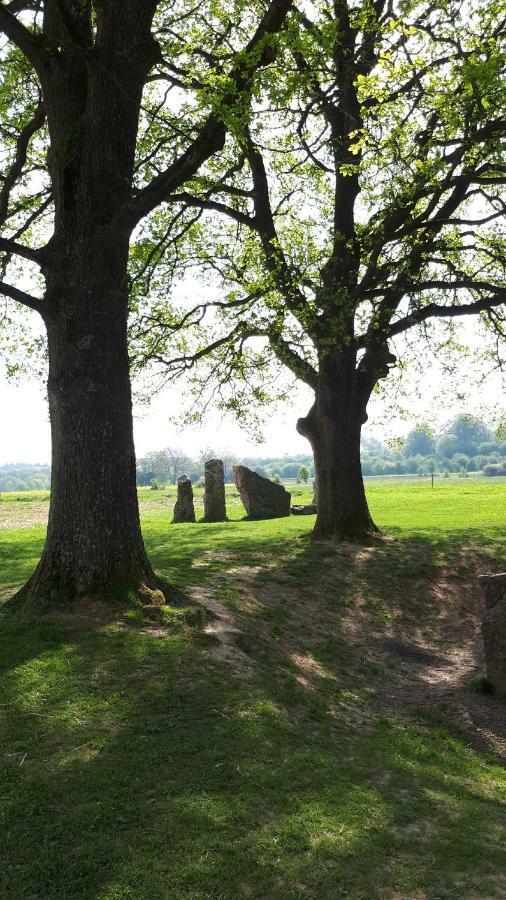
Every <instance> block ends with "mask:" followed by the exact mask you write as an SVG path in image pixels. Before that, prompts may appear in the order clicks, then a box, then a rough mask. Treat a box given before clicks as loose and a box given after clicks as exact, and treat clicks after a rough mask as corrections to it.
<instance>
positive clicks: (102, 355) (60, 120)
mask: <svg viewBox="0 0 506 900" xmlns="http://www.w3.org/2000/svg"><path fill="white" fill-rule="evenodd" d="M155 5H156V4H155V3H154V2H153V0H149V2H144V0H132V2H130V3H128V4H125V6H124V9H123V10H122V12H121V16H118V14H117V7H116V6H115V5H112V4H103V6H102V5H101V8H100V12H99V21H98V26H97V36H96V41H95V45H94V49H93V58H92V59H91V61H90V60H88V59H87V58H86V55H85V54H84V53H83V54H78V53H73V52H72V51H71V50H70V51H69V52H68V53H63V52H62V53H60V54H59V55H55V57H54V61H53V62H52V64H51V67H50V68H48V69H47V71H46V72H45V75H44V79H43V84H42V88H43V95H44V103H45V107H46V111H47V119H48V127H49V134H50V140H51V151H50V161H49V165H50V170H51V178H52V184H53V194H54V203H55V232H54V237H53V239H52V241H51V244H50V246H49V247H48V249H47V259H46V266H45V276H46V295H45V303H44V319H45V323H46V327H47V335H48V351H49V382H48V393H49V408H50V418H51V433H52V455H53V460H52V487H51V506H50V513H49V525H48V531H47V538H46V544H45V548H44V552H43V555H42V558H41V560H40V563H39V565H38V567H37V569H36V571H35V573H34V575H33V576H32V578H31V579H30V580H29V582H28V584H27V585H26V586H25V588H24V589H23V590H22V591H21V597H22V599H24V600H26V601H28V602H29V603H30V605H34V606H38V607H47V606H48V605H55V604H62V603H63V604H70V603H71V602H72V601H73V600H74V598H76V597H79V596H82V595H89V594H92V595H94V596H97V595H98V596H102V597H105V598H106V599H107V598H108V597H112V596H113V595H117V594H118V592H121V593H123V594H126V593H128V592H129V591H131V590H132V589H133V590H134V591H136V592H141V593H143V592H147V593H148V596H149V597H150V599H151V600H152V599H153V597H152V594H150V590H151V589H153V588H155V587H156V579H155V575H154V573H153V571H152V569H151V566H150V564H149V561H148V559H147V556H146V553H145V550H144V545H143V541H142V536H141V531H140V524H139V513H138V506H137V493H136V484H135V456H134V445H133V430H132V405H131V391H130V379H129V367H128V352H127V315H128V250H129V240H130V231H131V227H132V226H131V225H130V224H129V223H128V222H127V221H126V219H125V217H124V216H123V215H122V211H124V210H125V209H126V208H127V206H128V203H129V201H130V198H131V195H132V178H133V166H134V157H135V145H136V134H137V126H138V118H139V111H140V104H141V96H142V87H143V83H144V79H145V75H146V73H147V71H148V70H149V68H150V66H151V65H152V63H153V60H154V59H155V57H156V53H157V48H156V44H155V42H154V40H153V38H152V36H151V32H150V24H151V18H152V14H153V11H154V8H155ZM59 9H60V8H59V4H54V3H47V5H46V17H45V30H46V33H47V34H48V35H49V36H50V37H51V38H52V39H56V40H60V37H62V39H63V38H65V35H66V30H65V28H66V27H64V26H63V24H62V20H61V18H60V12H59ZM83 9H84V10H85V12H84V13H83V15H84V16H85V17H86V16H89V14H90V13H89V8H88V7H87V6H86V5H85V6H83ZM86 10H87V12H86ZM78 24H79V22H77V20H76V27H77V25H78ZM82 39H83V40H87V39H88V38H87V37H86V29H84V30H83V32H82ZM89 39H90V40H91V33H90V35H89ZM64 46H65V42H64ZM160 598H161V595H160V594H159V593H158V596H157V599H158V600H160Z"/></svg>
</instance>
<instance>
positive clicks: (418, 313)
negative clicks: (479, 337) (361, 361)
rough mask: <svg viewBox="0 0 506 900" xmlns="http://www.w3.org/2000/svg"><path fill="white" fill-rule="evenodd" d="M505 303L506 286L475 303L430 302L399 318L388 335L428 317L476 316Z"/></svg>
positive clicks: (397, 332) (393, 334) (392, 335)
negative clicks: (448, 303) (442, 304)
mask: <svg viewBox="0 0 506 900" xmlns="http://www.w3.org/2000/svg"><path fill="white" fill-rule="evenodd" d="M504 303H506V288H498V290H497V291H496V293H495V294H494V295H493V296H492V297H483V298H482V299H481V300H475V301H474V303H465V304H463V305H462V306H440V305H438V304H437V303H429V304H428V305H427V306H424V308H423V309H418V310H415V312H412V313H410V314H409V315H407V316H404V318H403V319H399V321H398V322H394V323H393V325H391V326H390V328H389V329H388V333H387V337H394V336H395V335H396V334H402V333H403V332H404V331H407V330H408V329H409V328H412V327H413V326H414V325H419V324H420V323H421V322H426V321H427V319H432V318H435V317H438V318H443V319H449V318H457V317H458V316H475V315H476V314H477V313H480V312H486V310H489V309H493V308H494V307H496V306H502V304H504Z"/></svg>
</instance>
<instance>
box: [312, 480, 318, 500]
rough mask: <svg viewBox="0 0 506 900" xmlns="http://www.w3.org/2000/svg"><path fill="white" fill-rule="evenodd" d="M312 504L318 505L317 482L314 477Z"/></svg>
mask: <svg viewBox="0 0 506 900" xmlns="http://www.w3.org/2000/svg"><path fill="white" fill-rule="evenodd" d="M313 505H314V506H318V482H317V480H316V477H315V479H314V481H313Z"/></svg>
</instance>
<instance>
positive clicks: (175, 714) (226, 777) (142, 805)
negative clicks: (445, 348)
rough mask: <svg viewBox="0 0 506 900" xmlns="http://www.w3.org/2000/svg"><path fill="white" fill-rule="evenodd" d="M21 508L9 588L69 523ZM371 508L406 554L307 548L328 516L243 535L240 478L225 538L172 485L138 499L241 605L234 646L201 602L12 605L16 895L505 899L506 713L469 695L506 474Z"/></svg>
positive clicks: (499, 544) (5, 842) (395, 492)
mask: <svg viewBox="0 0 506 900" xmlns="http://www.w3.org/2000/svg"><path fill="white" fill-rule="evenodd" d="M295 492H297V495H296V496H294V500H295V501H296V502H301V503H304V502H308V501H309V499H310V490H309V488H304V487H301V486H294V493H295ZM16 496H17V497H23V495H11V496H6V495H4V496H3V497H2V499H1V501H0V596H3V597H4V598H7V596H8V595H9V594H10V593H12V589H13V588H14V587H15V586H16V585H19V584H20V583H21V582H22V581H23V579H25V578H26V577H27V576H28V575H29V574H30V571H31V570H32V568H33V566H34V565H35V563H36V561H37V557H38V555H39V553H40V550H41V547H42V543H43V537H44V524H43V523H44V520H45V515H46V513H47V494H46V495H43V494H42V495H40V494H32V495H30V499H29V500H24V499H23V501H22V502H18V501H17V499H16ZM368 496H369V501H370V505H371V510H372V513H373V517H374V518H375V520H376V522H377V523H378V524H379V525H380V526H381V527H382V529H383V530H384V532H385V533H386V534H387V535H389V536H390V537H391V538H392V539H391V540H386V541H384V542H381V543H379V544H378V545H376V546H374V547H351V546H344V547H335V546H333V545H332V544H330V543H327V542H324V543H313V542H311V541H310V540H309V539H308V537H307V534H308V531H309V530H310V527H311V525H312V521H313V520H312V519H311V518H309V517H291V518H290V519H279V520H274V521H269V522H247V521H241V517H242V515H243V511H242V508H241V507H240V505H239V503H238V498H237V495H236V492H235V490H234V489H233V488H230V489H229V515H230V519H231V521H229V522H227V523H223V524H219V525H215V524H213V525H210V524H196V525H178V526H172V525H170V518H171V506H172V503H173V500H174V490H173V489H169V490H163V491H156V492H154V491H144V490H142V491H140V503H141V514H142V521H143V530H144V535H145V540H146V544H147V547H148V550H149V553H150V555H151V558H152V560H153V562H154V565H155V567H156V568H157V569H158V570H159V571H160V572H161V573H162V574H163V575H164V576H165V577H167V578H168V579H169V580H170V581H172V582H173V583H174V584H177V585H179V586H183V587H185V588H186V589H188V590H189V591H190V594H192V593H193V595H194V597H195V598H196V599H198V597H199V596H200V597H202V596H209V597H212V599H213V600H215V601H218V602H219V603H221V604H222V606H223V608H224V610H225V612H226V614H227V616H228V617H229V623H231V624H233V625H234V626H236V627H237V628H239V629H240V632H241V634H240V635H239V637H238V639H237V643H236V644H234V645H226V646H224V645H223V644H221V643H220V642H218V641H217V640H216V638H215V637H214V636H213V634H212V633H209V631H208V632H206V631H203V629H202V627H197V626H192V625H190V624H188V619H187V618H185V616H184V613H183V612H182V611H180V610H170V609H167V611H166V613H165V616H164V618H163V620H162V621H161V622H156V623H150V622H146V621H144V620H143V619H142V618H141V617H140V616H139V614H138V613H137V611H136V610H135V609H132V611H131V613H130V614H129V615H126V616H122V617H121V618H117V619H112V620H109V621H104V620H102V619H100V617H98V618H97V619H96V620H93V618H92V617H91V616H88V618H84V617H83V618H81V619H79V620H72V619H70V618H65V617H63V616H60V617H56V616H53V617H49V616H46V617H45V618H43V619H41V620H39V621H33V620H32V621H30V620H27V619H26V618H24V619H23V618H15V617H13V616H12V615H11V614H10V613H9V612H8V609H6V610H4V612H3V614H1V615H0V668H1V682H0V683H1V690H0V729H1V731H0V785H1V787H0V829H1V830H0V846H1V848H2V849H1V857H2V865H1V868H0V897H2V898H3V897H5V898H6V900H7V898H8V900H31V898H44V900H45V898H51V900H52V898H62V900H70V898H72V900H73V898H76V900H77V898H83V900H92V898H93V900H119V898H122V900H123V898H132V900H165V898H192V900H201V898H202V900H203V898H206V900H207V898H213V900H218V898H226V900H238V898H239V900H240V898H255V900H256V898H264V900H277V898H280V900H284V898H306V897H308V898H315V900H325V898H339V897H349V898H357V900H358V898H363V900H369V898H392V900H393V898H397V900H401V898H413V900H423V898H434V900H436V898H437V900H439V898H459V900H460V898H469V900H471V898H491V897H498V898H500V897H505V896H506V874H505V873H506V772H505V768H504V756H501V752H502V751H503V750H504V748H505V747H506V726H505V720H506V706H505V705H504V704H502V703H501V702H500V701H499V700H498V699H496V698H494V697H491V696H485V695H480V694H477V693H476V692H474V691H473V690H472V689H471V687H470V684H469V680H470V678H471V676H472V675H476V674H477V673H479V672H480V671H482V660H481V656H480V653H481V647H480V635H479V627H478V621H479V619H478V617H479V605H480V598H479V597H477V589H476V582H475V579H476V575H477V574H478V573H479V572H484V571H500V570H501V569H503V568H504V566H505V565H506V552H505V536H506V527H505V520H506V515H505V509H506V483H504V482H503V483H500V482H499V481H496V480H494V479H487V480H485V479H484V480H478V479H476V480H475V479H463V480H462V481H456V480H450V481H449V482H446V481H444V480H443V479H441V480H440V481H437V482H436V485H435V487H434V489H431V488H430V484H428V483H427V482H426V481H421V480H415V481H413V482H405V481H404V482H402V483H394V484H392V483H391V482H381V481H374V483H369V484H368ZM197 499H198V502H199V503H201V496H200V492H199V491H197ZM7 525H8V526H10V527H6V526H7Z"/></svg>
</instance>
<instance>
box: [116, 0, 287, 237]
mask: <svg viewBox="0 0 506 900" xmlns="http://www.w3.org/2000/svg"><path fill="white" fill-rule="evenodd" d="M292 3H293V0H272V2H271V4H270V6H269V8H268V10H267V12H266V13H265V15H264V16H263V18H262V20H261V21H260V23H259V25H258V27H257V30H256V32H255V34H254V35H253V37H252V39H251V40H250V42H249V43H248V44H247V46H246V48H245V49H244V50H243V51H241V52H240V53H237V54H236V61H235V63H234V65H233V67H232V71H231V73H230V76H229V82H230V88H229V90H228V92H227V95H226V96H225V97H224V98H223V101H222V105H223V107H224V108H229V107H231V106H233V105H234V103H235V102H236V100H237V97H238V96H239V95H242V94H244V93H248V92H249V91H250V90H251V87H252V84H253V78H254V75H255V72H256V71H257V69H258V68H260V67H261V66H264V65H266V63H268V62H269V61H270V59H271V58H272V57H271V54H270V48H269V46H268V44H265V46H264V48H263V50H262V52H261V53H260V54H258V57H257V58H256V59H255V53H254V51H255V50H257V48H259V47H261V46H262V43H263V42H264V41H265V38H266V37H267V36H268V35H274V34H277V32H278V31H279V30H280V28H281V26H282V24H283V22H284V19H285V17H286V14H287V13H288V11H289V9H290V7H291V6H292ZM245 60H246V64H245ZM225 135H226V127H225V124H224V121H223V115H220V114H219V113H218V112H213V113H211V115H210V116H209V117H208V119H207V121H206V122H205V123H204V125H203V126H202V128H201V129H200V131H199V133H198V135H197V137H196V138H195V140H194V141H193V142H192V143H191V144H190V146H189V147H188V148H187V150H185V152H184V153H183V154H182V155H181V156H180V157H179V158H178V159H176V160H175V162H173V163H172V165H170V166H169V167H168V168H167V169H166V170H165V171H164V172H161V173H160V174H159V175H157V176H156V177H155V178H154V179H153V180H152V181H151V182H150V184H148V185H147V186H146V187H145V188H143V189H142V190H141V191H139V193H138V194H137V196H136V197H134V199H133V200H132V202H131V203H130V205H129V208H128V210H126V217H127V219H128V220H129V221H130V223H131V224H132V225H135V224H137V222H139V221H140V220H141V219H142V218H143V217H144V216H146V215H147V214H148V213H150V212H151V210H153V209H155V208H156V207H157V206H159V204H160V203H164V202H166V201H167V199H168V198H169V195H170V194H171V193H172V192H173V191H174V190H177V189H178V188H179V187H181V186H182V185H183V184H184V183H185V182H186V181H188V179H190V178H191V177H192V176H193V175H195V174H196V172H197V171H198V169H199V168H200V167H201V165H202V164H203V163H204V162H205V161H206V160H207V159H209V157H210V156H212V155H213V154H214V153H216V152H218V151H219V150H221V149H222V148H223V146H224V144H225Z"/></svg>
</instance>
